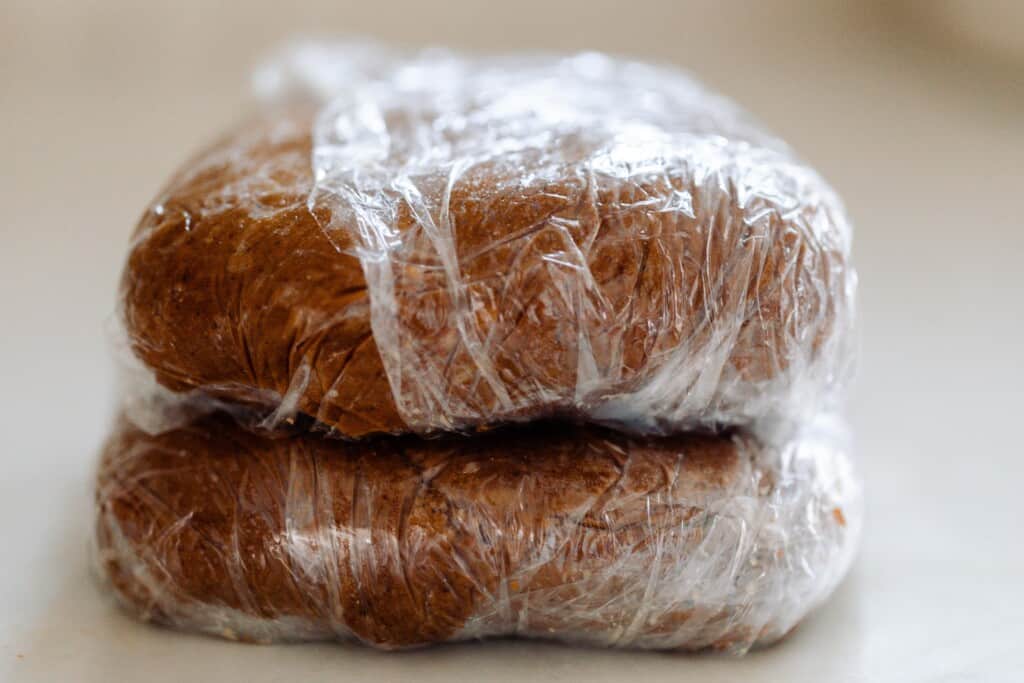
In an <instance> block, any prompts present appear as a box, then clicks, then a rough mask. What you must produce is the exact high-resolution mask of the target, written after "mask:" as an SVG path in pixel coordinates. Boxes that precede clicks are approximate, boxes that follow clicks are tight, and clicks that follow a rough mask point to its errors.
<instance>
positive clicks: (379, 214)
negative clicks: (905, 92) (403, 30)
mask: <svg viewBox="0 0 1024 683" xmlns="http://www.w3.org/2000/svg"><path fill="white" fill-rule="evenodd" d="M428 63H429V62H428ZM454 63H455V64H456V66H455V67H452V69H453V70H452V71H450V72H446V73H449V75H450V77H451V79H450V81H451V82H452V83H455V84H461V86H460V88H461V89H455V90H454V91H452V92H448V91H444V90H443V88H441V87H440V86H436V87H435V86H434V85H430V83H431V82H430V81H424V83H427V84H428V85H427V86H424V85H423V83H419V84H418V85H417V86H416V87H419V88H421V89H422V88H425V91H423V92H421V90H416V89H415V88H414V89H413V92H412V94H411V95H410V94H409V93H406V92H404V91H402V90H401V88H400V87H399V86H398V85H395V83H406V82H408V81H409V80H410V78H409V76H408V71H409V69H414V68H420V67H423V64H420V63H418V62H413V65H412V66H408V65H407V66H406V67H404V69H405V70H404V71H403V70H402V69H399V70H398V71H397V72H396V73H398V74H405V75H404V76H402V77H401V78H400V77H399V75H394V74H392V75H390V76H382V77H381V80H380V82H379V83H378V84H377V86H378V87H377V90H375V91H371V94H369V95H367V96H366V98H367V99H360V100H359V101H358V104H359V105H360V107H361V108H356V112H357V113H358V114H359V116H363V115H364V114H366V111H367V110H370V111H371V113H372V115H369V114H367V116H370V119H372V120H371V121H370V123H366V122H365V121H363V120H362V119H360V118H358V117H357V116H356V115H355V114H354V113H353V108H354V105H352V104H351V103H349V104H346V103H344V102H340V103H339V102H338V101H334V102H332V103H331V104H329V105H324V106H321V107H311V108H309V109H308V110H300V109H294V108H292V109H282V108H271V109H270V110H268V111H267V112H265V113H264V114H263V115H262V116H260V117H259V118H257V119H255V120H252V121H249V122H247V123H245V124H242V125H241V126H239V128H238V129H237V130H235V131H233V132H231V133H230V134H229V135H228V136H226V137H225V138H224V139H223V140H222V141H221V142H220V143H218V144H217V145H215V146H213V147H212V148H211V149H209V150H207V151H206V152H204V153H203V154H201V155H200V156H198V157H197V158H195V159H193V160H192V161H191V162H189V163H188V164H187V165H186V166H185V167H184V168H183V169H182V171H181V172H180V173H179V174H178V175H177V176H176V177H175V178H174V179H173V180H172V181H171V182H170V184H169V185H168V186H167V187H166V189H165V191H164V192H163V193H161V195H160V196H159V198H158V199H157V200H156V201H155V202H154V204H153V206H151V207H150V208H149V210H147V212H146V213H145V215H144V216H143V218H142V220H141V222H140V225H139V227H138V230H137V232H136V236H135V240H134V242H133V245H132V248H131V252H130V255H129V259H128V262H127V266H126V269H125V272H124V277H123V287H122V294H123V301H122V303H123V307H122V308H123V313H124V321H125V325H126V328H127V333H128V338H129V340H130V342H131V346H132V348H133V350H134V351H135V353H136V354H137V355H138V356H139V358H141V359H142V361H143V362H144V363H145V364H146V365H147V366H148V367H149V368H151V369H152V370H154V371H155V373H156V377H157V379H158V381H159V382H160V383H161V384H163V385H164V386H167V387H169V388H171V389H173V390H175V391H188V390H194V389H196V390H201V391H202V392H204V393H206V394H208V395H212V396H216V397H219V398H224V399H227V400H232V401H244V402H250V403H259V404H264V405H266V406H268V407H270V408H272V409H275V410H277V415H278V417H281V418H285V419H286V418H288V417H290V416H292V415H293V414H294V413H296V412H298V413H304V414H308V415H310V416H313V417H315V418H316V419H317V420H319V421H321V422H322V423H324V424H326V425H329V426H332V427H334V428H336V429H337V430H338V432H340V433H341V434H343V435H346V436H352V437H359V436H363V435H366V434H370V433H374V432H396V433H397V432H407V431H415V432H421V433H422V432H431V431H436V430H468V431H471V430H473V429H477V428H483V427H487V426H490V425H493V424H499V423H502V422H506V421H526V420H530V419H537V418H543V417H550V416H553V415H560V416H571V417H578V418H583V419H587V420H591V421H600V422H605V423H607V424H611V425H614V426H617V427H620V428H622V427H625V428H628V429H631V430H634V431H639V432H645V431H649V432H656V433H667V432H673V431H679V430H682V429H690V428H694V427H698V428H700V427H706V426H714V425H720V424H746V423H749V422H751V421H753V420H757V419H760V418H764V417H766V416H783V417H788V418H799V417H804V416H806V415H809V414H813V413H814V412H816V411H818V410H820V409H821V407H822V404H824V403H826V402H827V401H828V399H829V398H830V397H831V396H832V394H833V393H834V391H835V389H836V384H837V383H838V382H840V381H841V380H842V379H843V376H844V369H845V362H846V355H847V354H846V352H847V350H848V347H847V346H846V344H845V341H846V337H847V335H848V328H849V325H850V320H849V316H850V313H851V304H852V296H853V286H854V275H853V271H852V269H851V267H850V266H849V264H848V262H847V259H848V253H849V240H850V234H849V226H848V225H847V224H846V222H845V218H844V217H843V214H842V207H841V206H840V205H839V203H838V200H836V199H835V197H834V195H833V194H832V192H831V190H830V189H829V188H828V187H827V185H825V183H824V182H823V181H822V180H821V179H820V178H819V177H818V176H817V175H816V174H814V172H813V171H811V170H810V169H808V168H806V167H805V166H803V165H802V164H801V163H799V162H798V161H795V160H793V159H792V157H791V156H790V155H789V153H788V151H786V150H785V148H784V147H783V146H781V143H778V142H777V141H774V140H772V139H770V138H768V137H767V136H763V135H761V134H757V133H756V132H753V133H751V132H749V131H748V130H747V129H746V128H744V127H742V126H740V125H739V124H738V123H736V122H735V121H734V119H735V117H737V116H738V114H737V113H736V112H735V111H734V109H733V108H732V107H731V105H729V104H727V103H724V102H722V101H721V100H720V98H714V97H712V96H711V95H709V94H707V93H705V92H703V91H702V90H700V89H699V88H697V86H696V85H694V84H692V83H691V82H690V81H689V80H687V79H684V78H683V77H682V76H681V75H679V74H678V73H677V72H671V71H667V72H666V71H661V70H659V71H654V72H651V73H649V71H650V70H651V69H653V67H650V68H649V67H645V66H643V65H635V64H628V63H627V64H618V63H617V62H614V61H610V60H607V61H603V62H598V64H603V65H604V67H602V68H604V69H605V71H607V73H605V72H602V71H600V69H597V75H594V72H595V69H596V67H595V66H594V64H592V63H586V64H585V66H586V69H584V68H583V67H582V66H580V64H583V62H580V61H579V59H577V60H576V61H575V62H574V61H572V60H565V61H563V62H552V63H550V64H548V63H545V62H540V63H539V64H533V63H531V65H530V66H528V67H527V66H523V67H515V66H508V67H507V68H504V69H502V70H501V71H500V72H501V73H502V74H504V76H502V77H506V78H510V79H512V80H511V81H510V83H509V84H508V88H507V89H505V88H497V87H495V88H491V89H488V88H487V83H488V80H487V79H489V78H491V76H490V75H489V73H490V72H487V71H486V69H483V70H481V69H478V68H477V67H474V66H472V65H471V64H469V63H463V62H459V61H458V59H455V62H454ZM435 66H436V65H435ZM432 68H433V67H432ZM436 68H441V67H436ZM445 68H447V67H445ZM644 69H647V71H645V70H644ZM538 73H539V74H541V75H544V76H548V75H553V76H552V77H557V78H561V79H563V81H564V83H563V82H562V81H559V82H558V87H557V88H554V90H553V92H552V88H550V87H548V85H547V80H545V79H544V78H540V77H539V76H536V74H538ZM481 74H482V75H481ZM495 78H497V77H496V76H495ZM517 79H518V80H517ZM413 80H414V79H413ZM538 83H539V84H540V85H538ZM542 86H543V87H542ZM403 87H404V86H403ZM516 88H518V89H519V90H516ZM574 89H575V90H574ZM505 90H508V91H510V92H513V93H518V98H517V99H516V98H513V99H511V100H508V98H505V99H502V98H501V97H500V96H498V95H496V94H495V92H499V93H500V92H504V91H505ZM435 91H438V92H441V94H438V92H435ZM576 91H580V92H584V93H586V96H583V95H580V96H578V97H577V96H576V95H575V93H576ZM424 92H425V93H426V94H424ZM467 92H468V93H469V95H467V94H466V93H467ZM373 93H376V94H375V95H374V94H373ZM567 93H568V94H567ZM637 93H640V94H643V93H648V94H650V95H651V97H647V98H646V99H645V98H644V97H640V96H639V95H638V94H637ZM424 97H427V98H428V104H423V99H424ZM430 97H437V98H440V99H441V102H442V103H441V104H437V103H435V102H434V101H433V100H429V98H430ZM559 97H561V98H563V99H565V98H568V99H567V100H566V101H564V102H562V101H560V100H559ZM659 97H660V98H661V99H658V98H659ZM460 98H461V99H460ZM648 101H650V102H653V104H649V103H648V104H644V105H643V106H642V107H641V106H640V105H638V104H636V103H637V102H640V103H644V102H648ZM510 102H511V104H510ZM523 102H525V103H526V104H527V105H528V106H525V107H524V106H523ZM445 103H447V106H450V107H452V110H451V111H446V110H443V105H444V104H445ZM452 103H454V104H452ZM630 103H632V104H630ZM435 105H436V106H435ZM516 107H518V108H516ZM559 107H560V108H559ZM637 107H639V109H638V108H637ZM439 109H440V111H438V110H439ZM548 109H553V111H554V113H552V112H551V111H548ZM594 112H597V114H595V113H594ZM595 116H596V118H593V117H595ZM374 117H376V118H374ZM588 117H592V118H588ZM378 119H379V120H378ZM637 121H639V122H640V123H641V124H643V125H641V126H638V125H637V123H636V122H637ZM371 124H372V125H371ZM360 126H362V128H360ZM339 131H341V132H339ZM314 171H315V173H314Z"/></svg>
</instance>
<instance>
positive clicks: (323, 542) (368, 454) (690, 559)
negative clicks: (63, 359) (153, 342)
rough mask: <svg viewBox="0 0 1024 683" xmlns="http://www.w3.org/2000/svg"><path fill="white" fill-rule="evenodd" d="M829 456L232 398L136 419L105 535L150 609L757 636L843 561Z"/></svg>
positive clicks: (176, 618)
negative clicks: (289, 410) (431, 423)
mask: <svg viewBox="0 0 1024 683" xmlns="http://www.w3.org/2000/svg"><path fill="white" fill-rule="evenodd" d="M815 457H821V456H815ZM794 462H795V461H794ZM819 466H821V467H822V468H823V469H822V471H832V470H833V469H834V464H829V463H828V462H825V461H821V462H820V463H818V462H815V463H814V464H812V467H811V470H810V471H811V474H810V475H807V474H806V473H804V474H799V475H797V474H792V473H789V474H787V473H788V472H790V470H787V469H785V467H784V466H782V465H780V464H779V461H778V459H777V458H774V457H765V452H762V451H761V450H760V448H759V447H758V446H757V444H756V443H755V442H754V440H753V439H752V438H750V437H748V436H745V435H741V434H735V435H732V436H716V437H712V436H697V435H688V436H679V437H670V438H659V439H643V438H636V437H627V436H624V435H622V434H620V433H615V432H611V431H608V430H605V429H602V428H597V427H572V426H565V425H550V424H545V425H530V426H525V427H516V428H513V429H509V430H501V431H499V432H495V433H493V434H489V435H481V436H476V437H473V438H468V439H467V438H457V437H450V438H444V439H436V440H423V439H418V438H413V437H403V438H383V439H368V440H362V441H359V442H347V441H340V440H326V439H322V438H316V437H315V436H311V435H308V434H306V435H296V436H284V437H280V438H266V437H264V436H259V435H256V434H253V433H252V432H250V431H247V430H245V429H242V428H241V427H239V426H237V425H236V423H234V422H233V421H232V420H231V419H230V418H226V417H224V416H223V415H212V416H207V417H205V418H203V419H202V420H199V421H196V422H194V423H192V424H190V425H189V426H187V427H184V428H181V429H178V430H175V431H172V432H167V433H164V434H161V435H157V436H153V435H148V434H145V433H143V432H141V431H139V430H137V429H136V428H134V427H131V426H130V425H129V424H128V423H126V422H122V423H121V424H120V425H119V427H118V429H117V430H116V432H115V433H114V435H113V436H112V437H111V438H110V440H109V441H108V443H107V445H106V448H105V451H104V454H103V458H102V462H101V467H100V473H99V479H98V486H97V493H96V510H97V528H96V532H97V547H98V553H97V557H98V560H99V567H100V570H101V573H102V574H103V575H104V576H105V577H106V578H107V579H108V580H109V582H110V584H111V585H112V586H113V589H114V591H115V593H116V594H117V596H118V598H119V599H120V601H121V602H122V603H123V604H124V605H126V606H127V607H128V608H129V609H130V610H131V611H133V612H134V613H136V614H138V615H139V616H141V617H142V618H144V619H148V620H153V621H156V622H160V623H164V624H169V625H173V626H175V627H178V628H185V629H190V630H200V631H204V632H207V633H212V634H216V635H221V636H224V637H228V638H232V639H241V640H251V641H259V642H267V641H273V640H279V639H288V640H304V639H331V638H335V639H346V638H353V637H354V638H357V639H359V640H361V641H363V642H366V643H369V644H372V645H375V646H379V647H384V648H400V647H410V646H416V645H423V644H427V643H434V642H440V641H446V640H455V639H463V638H475V637H486V636H493V635H522V636H528V637H541V638H555V639H560V640H568V641H575V642H586V643H592V644H599V645H610V646H611V645H614V646H620V647H629V646H631V647H647V648H678V649H702V648H709V647H710V648H718V649H730V650H734V651H742V650H744V649H746V648H747V647H749V646H750V645H752V644H754V643H758V642H771V641H773V640H776V639H778V638H780V637H782V636H783V635H784V634H785V633H786V632H788V631H789V630H790V629H791V628H792V627H793V626H794V625H795V623H796V622H797V621H798V620H799V619H800V618H802V616H803V615H804V614H805V613H806V611H807V610H808V609H810V608H811V607H813V606H814V604H816V602H818V601H819V600H820V599H822V598H823V596H824V594H827V592H828V591H829V590H831V588H832V585H833V584H834V581H836V580H838V575H840V574H841V572H842V568H841V567H837V564H839V563H841V560H840V559H839V558H841V557H842V556H843V555H844V552H845V551H843V550H842V548H843V547H844V543H847V541H848V539H847V537H846V535H845V534H846V528H845V526H846V522H845V520H844V519H843V518H842V514H838V515H837V514H836V513H835V512H834V510H835V509H838V508H833V507H832V506H833V505H834V504H835V503H834V502H832V501H831V500H830V499H829V497H828V490H826V489H822V490H814V489H811V488H810V487H812V486H816V484H814V483H813V482H814V481H815V480H816V479H817V476H818V475H815V474H813V472H814V471H816V470H815V468H817V467H819ZM794 471H795V470H794ZM789 477H792V478H791V479H789ZM790 507H792V509H790ZM790 513H791V514H792V517H791V518H790V517H787V515H788V514H790ZM847 513H848V514H850V513H851V511H849V510H848V511H847ZM787 520H788V521H787ZM762 525H763V526H764V530H763V531H762V528H761V527H762ZM779 528H781V529H782V531H783V533H782V534H781V535H778V534H776V533H775V530H778V529H779ZM808 572H810V574H808ZM837 572H838V573H837ZM830 577H831V578H830Z"/></svg>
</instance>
